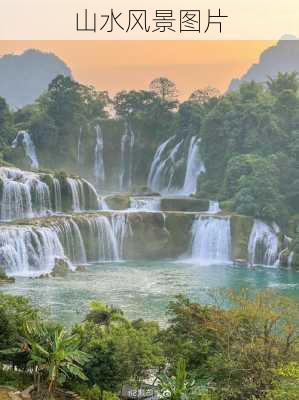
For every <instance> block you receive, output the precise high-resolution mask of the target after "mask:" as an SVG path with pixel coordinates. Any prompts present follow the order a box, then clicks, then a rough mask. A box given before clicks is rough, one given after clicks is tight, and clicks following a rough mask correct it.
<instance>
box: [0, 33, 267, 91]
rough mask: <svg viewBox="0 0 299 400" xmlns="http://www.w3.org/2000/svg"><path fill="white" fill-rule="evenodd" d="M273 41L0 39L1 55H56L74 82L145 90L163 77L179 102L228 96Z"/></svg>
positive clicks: (118, 89) (105, 88)
mask: <svg viewBox="0 0 299 400" xmlns="http://www.w3.org/2000/svg"><path fill="white" fill-rule="evenodd" d="M274 44H275V42H274V41H258V40H254V41H0V55H4V54H8V53H10V54H11V53H15V54H20V53H22V52H23V51H24V50H26V49H29V48H35V49H39V50H42V51H46V52H53V53H55V54H56V55H57V56H59V57H60V58H62V59H63V60H64V62H65V63H66V64H67V65H68V66H69V67H70V68H71V70H72V72H73V76H74V78H75V79H76V80H78V81H80V82H81V83H84V84H90V85H93V86H95V87H96V88H97V89H99V90H108V91H109V93H110V94H111V95H114V94H115V93H116V92H118V91H120V90H131V89H135V90H138V89H147V88H148V85H149V82H150V81H151V80H152V79H154V78H156V77H159V76H166V77H168V78H169V79H171V80H173V81H174V82H175V83H176V85H177V88H178V91H179V94H180V98H181V99H185V98H187V97H188V96H189V95H190V93H192V92H193V91H194V90H195V89H198V88H203V87H205V86H208V85H210V86H213V87H216V88H218V89H219V90H220V91H221V92H224V91H225V90H226V89H227V87H228V85H229V82H230V81H231V79H232V78H238V77H241V76H242V75H243V74H244V73H245V72H246V71H247V69H248V68H249V67H250V66H251V65H252V64H253V63H256V62H257V61H258V59H259V56H260V54H261V52H262V51H263V50H265V49H266V48H268V47H270V46H272V45H274Z"/></svg>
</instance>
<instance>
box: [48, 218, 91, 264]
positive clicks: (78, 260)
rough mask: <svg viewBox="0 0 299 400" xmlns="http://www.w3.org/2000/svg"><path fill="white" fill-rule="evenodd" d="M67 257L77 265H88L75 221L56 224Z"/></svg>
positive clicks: (69, 220)
mask: <svg viewBox="0 0 299 400" xmlns="http://www.w3.org/2000/svg"><path fill="white" fill-rule="evenodd" d="M54 229H55V231H56V232H57V234H58V235H59V237H60V239H61V243H62V244H63V248H64V250H65V253H66V255H67V257H68V258H69V259H70V260H71V261H72V262H73V263H75V264H86V262H87V257H86V251H85V246H84V241H83V237H82V234H81V231H80V229H79V226H78V225H77V223H76V222H75V221H74V220H73V219H65V220H63V222H60V223H59V224H54Z"/></svg>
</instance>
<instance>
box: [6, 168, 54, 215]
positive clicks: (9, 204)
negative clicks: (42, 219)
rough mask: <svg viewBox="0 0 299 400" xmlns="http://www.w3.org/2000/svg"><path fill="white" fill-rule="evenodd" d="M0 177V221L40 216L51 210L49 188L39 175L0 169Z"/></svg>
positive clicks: (14, 169)
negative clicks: (0, 190) (0, 184)
mask: <svg viewBox="0 0 299 400" xmlns="http://www.w3.org/2000/svg"><path fill="white" fill-rule="evenodd" d="M0 177H1V180H2V183H3V186H2V198H1V215H0V219H1V220H4V221H7V220H13V219H17V218H30V217H33V216H42V215H46V214H47V212H48V210H50V209H51V196H50V190H49V187H48V185H47V184H46V183H44V182H42V181H41V180H40V176H39V175H37V174H35V173H33V172H27V171H21V170H19V169H17V168H0Z"/></svg>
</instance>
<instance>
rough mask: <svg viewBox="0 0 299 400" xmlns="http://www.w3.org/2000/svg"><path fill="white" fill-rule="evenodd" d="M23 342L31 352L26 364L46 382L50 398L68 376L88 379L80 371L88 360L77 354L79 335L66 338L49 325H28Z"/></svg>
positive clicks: (79, 353) (82, 354)
mask: <svg viewBox="0 0 299 400" xmlns="http://www.w3.org/2000/svg"><path fill="white" fill-rule="evenodd" d="M25 340H26V342H27V345H28V347H29V348H30V362H29V364H30V365H31V366H34V368H35V370H36V371H37V375H38V378H39V379H40V377H42V378H43V377H44V378H45V380H46V382H47V383H48V393H49V396H50V398H52V397H53V393H54V391H55V389H56V387H57V385H59V384H63V383H65V382H66V381H67V380H68V379H69V378H70V375H71V376H73V377H75V378H78V379H81V380H86V379H87V378H86V376H85V375H84V373H83V369H82V367H83V365H84V364H85V363H86V362H87V361H88V360H89V356H88V355H87V354H86V353H84V352H83V351H81V350H79V343H80V338H79V336H78V335H75V334H73V335H69V334H68V333H67V331H66V330H65V329H64V328H61V327H55V326H54V327H53V326H52V325H50V324H45V323H31V322H27V323H26V336H25ZM39 379H38V381H39Z"/></svg>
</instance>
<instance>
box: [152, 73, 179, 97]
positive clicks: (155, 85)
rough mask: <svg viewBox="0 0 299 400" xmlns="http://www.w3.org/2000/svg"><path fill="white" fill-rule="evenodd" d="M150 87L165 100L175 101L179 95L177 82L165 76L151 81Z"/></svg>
mask: <svg viewBox="0 0 299 400" xmlns="http://www.w3.org/2000/svg"><path fill="white" fill-rule="evenodd" d="M150 89H151V90H153V91H154V92H156V93H157V94H158V96H160V97H161V99H162V100H163V101H175V100H176V98H177V97H178V90H177V88H176V86H175V83H174V82H172V81H170V80H169V79H167V78H164V77H160V78H156V79H154V80H153V81H151V83H150Z"/></svg>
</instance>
